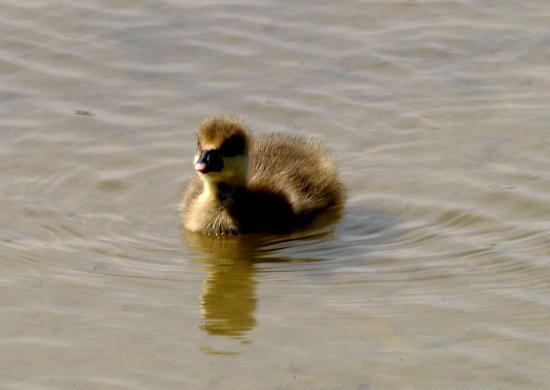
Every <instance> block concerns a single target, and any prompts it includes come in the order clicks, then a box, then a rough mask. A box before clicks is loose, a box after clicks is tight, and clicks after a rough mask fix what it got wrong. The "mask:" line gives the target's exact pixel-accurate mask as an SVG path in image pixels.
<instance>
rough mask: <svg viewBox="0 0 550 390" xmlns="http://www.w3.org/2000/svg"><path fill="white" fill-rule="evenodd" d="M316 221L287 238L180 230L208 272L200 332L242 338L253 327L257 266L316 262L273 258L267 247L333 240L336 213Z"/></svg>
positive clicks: (255, 305)
mask: <svg viewBox="0 0 550 390" xmlns="http://www.w3.org/2000/svg"><path fill="white" fill-rule="evenodd" d="M328 216H330V217H331V218H330V219H328V218H325V219H322V220H320V221H321V222H322V223H320V224H318V225H314V227H317V229H313V230H309V231H308V232H304V231H301V232H300V231H298V232H294V233H292V234H288V235H279V236H272V235H248V236H235V237H232V238H231V237H228V238H224V239H216V238H211V237H208V236H204V235H201V234H195V233H190V232H187V231H182V237H183V240H184V241H185V242H186V244H187V246H189V247H190V248H191V249H193V250H195V251H198V252H201V253H205V254H206V256H204V257H202V258H199V259H197V260H196V261H197V262H199V263H201V264H202V265H203V266H204V270H205V271H206V272H207V273H208V276H207V277H206V279H205V281H204V283H203V286H202V293H201V316H202V326H201V327H202V329H203V330H205V331H206V332H208V333H209V334H213V335H223V336H230V337H234V338H239V339H240V338H242V336H243V335H244V334H246V333H247V332H249V331H251V330H252V329H253V328H254V327H255V326H256V319H255V317H254V312H255V310H256V308H257V305H258V299H257V296H256V287H257V284H258V282H257V280H256V275H257V268H258V267H259V266H260V264H261V263H283V262H284V263H291V262H293V263H305V262H317V261H320V259H318V258H294V257H292V258H291V257H282V256H273V252H274V250H273V249H268V248H269V247H272V248H273V247H280V246H282V247H290V246H297V247H303V246H304V242H310V243H315V242H319V241H325V240H326V239H327V238H328V237H332V234H333V232H332V230H331V229H330V228H327V227H326V225H327V222H329V223H330V222H334V220H335V219H337V218H338V217H339V213H333V214H329V215H328Z"/></svg>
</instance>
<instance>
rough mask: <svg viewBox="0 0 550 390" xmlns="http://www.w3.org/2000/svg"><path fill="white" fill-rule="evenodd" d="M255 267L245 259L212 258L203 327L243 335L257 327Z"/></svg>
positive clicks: (203, 298) (203, 302)
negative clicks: (255, 316) (255, 313)
mask: <svg viewBox="0 0 550 390" xmlns="http://www.w3.org/2000/svg"><path fill="white" fill-rule="evenodd" d="M254 267H255V266H254V263H253V262H251V261H249V260H248V259H245V258H235V259H227V260H225V261H224V260H222V259H219V260H218V259H211V261H210V260H209V263H208V264H207V270H208V278H207V279H206V280H205V282H204V284H203V290H202V296H201V314H202V316H203V324H202V328H203V329H204V330H206V331H207V332H208V333H210V334H220V335H226V336H239V335H241V334H243V333H245V332H247V331H249V330H251V329H252V328H254V326H255V325H256V320H255V318H254V314H253V313H254V310H255V309H256V302H257V298H256V284H257V282H256V280H255V278H254Z"/></svg>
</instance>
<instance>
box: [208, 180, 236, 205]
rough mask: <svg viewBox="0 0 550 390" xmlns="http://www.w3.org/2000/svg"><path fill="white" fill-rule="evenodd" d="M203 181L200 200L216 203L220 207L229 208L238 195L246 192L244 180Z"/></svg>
mask: <svg viewBox="0 0 550 390" xmlns="http://www.w3.org/2000/svg"><path fill="white" fill-rule="evenodd" d="M201 178H202V179H203V184H204V186H203V191H202V193H201V195H200V200H201V201H202V202H207V203H216V204H218V205H220V206H222V207H231V206H232V205H233V203H234V202H235V199H236V197H237V195H238V194H241V193H243V192H244V191H246V179H245V178H242V179H240V180H227V181H217V180H210V179H209V178H205V177H201Z"/></svg>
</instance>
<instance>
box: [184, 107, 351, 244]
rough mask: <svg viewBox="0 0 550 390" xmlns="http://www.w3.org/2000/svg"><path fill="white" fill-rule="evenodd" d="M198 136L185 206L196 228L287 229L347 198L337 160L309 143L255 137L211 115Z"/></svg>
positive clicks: (221, 231) (188, 222)
mask: <svg viewBox="0 0 550 390" xmlns="http://www.w3.org/2000/svg"><path fill="white" fill-rule="evenodd" d="M197 140H198V143H197V153H196V155H195V158H194V168H195V171H196V172H197V174H198V175H197V176H196V177H194V178H193V179H192V180H191V182H190V183H189V184H188V186H187V188H186V190H185V192H184V194H183V200H182V207H181V210H182V213H181V217H182V222H183V226H184V227H185V228H186V229H187V230H189V231H191V232H195V233H202V234H207V235H215V236H224V235H235V234H243V233H254V232H285V231H290V230H292V229H295V228H297V227H300V226H303V225H304V224H307V223H308V222H310V221H312V220H313V219H314V217H315V216H316V215H319V214H320V213H322V212H323V211H326V210H327V209H332V208H334V209H337V208H340V207H341V205H342V203H343V198H344V195H343V186H342V184H341V182H340V180H339V178H338V176H337V174H336V168H335V164H334V162H333V160H332V159H331V158H330V157H329V155H328V154H327V153H326V152H325V151H324V150H323V149H322V148H321V147H320V146H319V145H317V144H316V143H314V142H313V141H311V140H307V139H303V138H300V137H295V136H289V135H283V134H271V135H268V136H263V137H258V138H256V139H253V138H252V137H251V136H250V132H249V130H248V128H247V127H246V126H245V124H244V123H242V122H241V121H239V120H237V119H235V118H232V117H226V116H218V117H211V118H207V119H205V120H204V121H203V122H202V123H201V124H200V126H199V128H198V130H197Z"/></svg>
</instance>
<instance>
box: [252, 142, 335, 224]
mask: <svg viewBox="0 0 550 390" xmlns="http://www.w3.org/2000/svg"><path fill="white" fill-rule="evenodd" d="M250 169H251V171H250V179H249V189H250V190H251V191H258V190H261V191H268V192H273V193H279V194H282V195H284V197H285V198H286V199H287V201H288V203H289V205H290V207H291V209H292V211H293V213H294V214H295V215H297V216H302V217H308V216H311V215H312V214H315V213H317V212H319V211H320V210H322V209H325V208H328V207H330V206H337V205H339V204H341V202H342V200H343V190H342V184H341V182H340V180H339V179H338V176H337V173H336V167H335V164H334V162H333V160H332V158H331V157H330V155H329V154H328V152H327V151H326V150H323V149H322V148H321V147H320V146H319V145H318V144H317V143H316V142H314V141H312V140H308V139H304V138H301V137H295V136H289V135H284V134H271V135H268V136H264V137H258V138H257V139H255V141H254V142H253V144H252V149H251V153H250Z"/></svg>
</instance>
